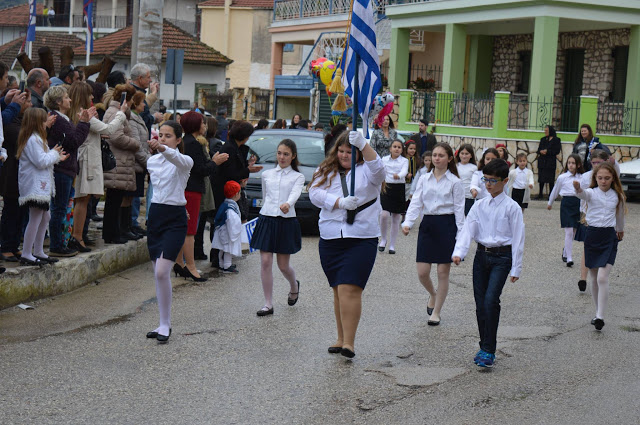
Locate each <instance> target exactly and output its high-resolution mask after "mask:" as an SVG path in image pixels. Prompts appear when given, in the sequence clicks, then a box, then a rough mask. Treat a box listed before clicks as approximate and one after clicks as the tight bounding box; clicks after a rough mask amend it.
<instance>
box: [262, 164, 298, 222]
mask: <svg viewBox="0 0 640 425" xmlns="http://www.w3.org/2000/svg"><path fill="white" fill-rule="evenodd" d="M303 186H304V175H303V174H302V173H299V172H297V171H295V170H294V169H293V168H291V166H288V167H287V168H280V164H278V165H276V168H272V169H270V170H266V171H264V172H263V173H262V199H263V201H264V204H263V205H262V208H260V215H267V216H270V217H286V218H289V217H295V216H296V209H295V207H294V205H295V204H296V201H297V200H298V198H299V197H300V194H301V193H302V187H303ZM284 203H287V204H289V212H288V213H286V214H285V213H283V212H282V210H280V205H282V204H284Z"/></svg>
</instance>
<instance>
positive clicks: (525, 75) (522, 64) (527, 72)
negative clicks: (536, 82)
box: [516, 51, 531, 93]
mask: <svg viewBox="0 0 640 425" xmlns="http://www.w3.org/2000/svg"><path fill="white" fill-rule="evenodd" d="M518 67H519V73H518V84H517V87H516V91H517V92H518V93H529V81H530V80H531V51H523V52H518Z"/></svg>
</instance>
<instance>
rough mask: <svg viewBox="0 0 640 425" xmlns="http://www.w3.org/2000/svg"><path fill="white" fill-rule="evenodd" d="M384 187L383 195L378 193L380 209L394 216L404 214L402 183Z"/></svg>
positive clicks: (405, 205)
mask: <svg viewBox="0 0 640 425" xmlns="http://www.w3.org/2000/svg"><path fill="white" fill-rule="evenodd" d="M385 187H386V188H385V191H384V193H380V205H381V206H382V209H383V210H384V211H389V212H390V213H394V214H404V212H405V211H406V210H407V203H406V198H405V197H404V191H405V187H404V183H387V184H386V185H385Z"/></svg>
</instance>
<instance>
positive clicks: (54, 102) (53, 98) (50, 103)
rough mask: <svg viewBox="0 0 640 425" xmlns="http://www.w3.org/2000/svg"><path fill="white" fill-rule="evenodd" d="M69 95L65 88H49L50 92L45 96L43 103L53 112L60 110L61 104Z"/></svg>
mask: <svg viewBox="0 0 640 425" xmlns="http://www.w3.org/2000/svg"><path fill="white" fill-rule="evenodd" d="M65 94H67V89H66V88H65V87H64V86H53V87H49V90H47V92H46V93H45V94H44V98H43V99H42V102H43V103H44V106H46V107H47V108H49V109H51V110H52V111H58V110H60V102H62V99H64V95H65Z"/></svg>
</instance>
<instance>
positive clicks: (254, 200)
mask: <svg viewBox="0 0 640 425" xmlns="http://www.w3.org/2000/svg"><path fill="white" fill-rule="evenodd" d="M283 139H291V140H293V141H294V142H295V143H296V147H297V149H298V161H299V162H300V167H299V169H300V172H301V173H302V174H304V178H305V187H304V188H303V189H302V194H301V195H300V198H299V199H298V202H296V206H295V208H296V215H297V217H298V220H299V221H300V224H301V226H302V227H303V230H305V231H306V230H310V231H312V232H313V233H317V231H318V219H319V215H320V210H319V209H318V208H317V207H316V206H315V205H313V204H312V203H311V201H310V200H309V193H308V191H307V185H308V184H309V182H310V181H311V177H312V176H313V173H314V171H315V170H316V168H318V165H320V163H321V162H322V161H323V160H324V139H323V134H322V133H320V132H317V131H307V130H257V131H255V132H254V133H253V134H252V135H251V137H249V140H248V141H247V143H246V144H247V146H248V147H249V155H255V156H256V165H262V167H263V168H262V170H261V171H260V172H257V173H251V175H249V181H248V182H247V187H246V193H247V200H248V202H249V216H250V217H251V218H253V217H257V216H258V213H259V212H260V208H261V207H262V180H261V177H262V173H263V172H264V171H266V170H269V169H271V168H275V167H276V165H277V160H276V150H277V148H278V144H279V143H280V142H281V141H282V140H283Z"/></svg>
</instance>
